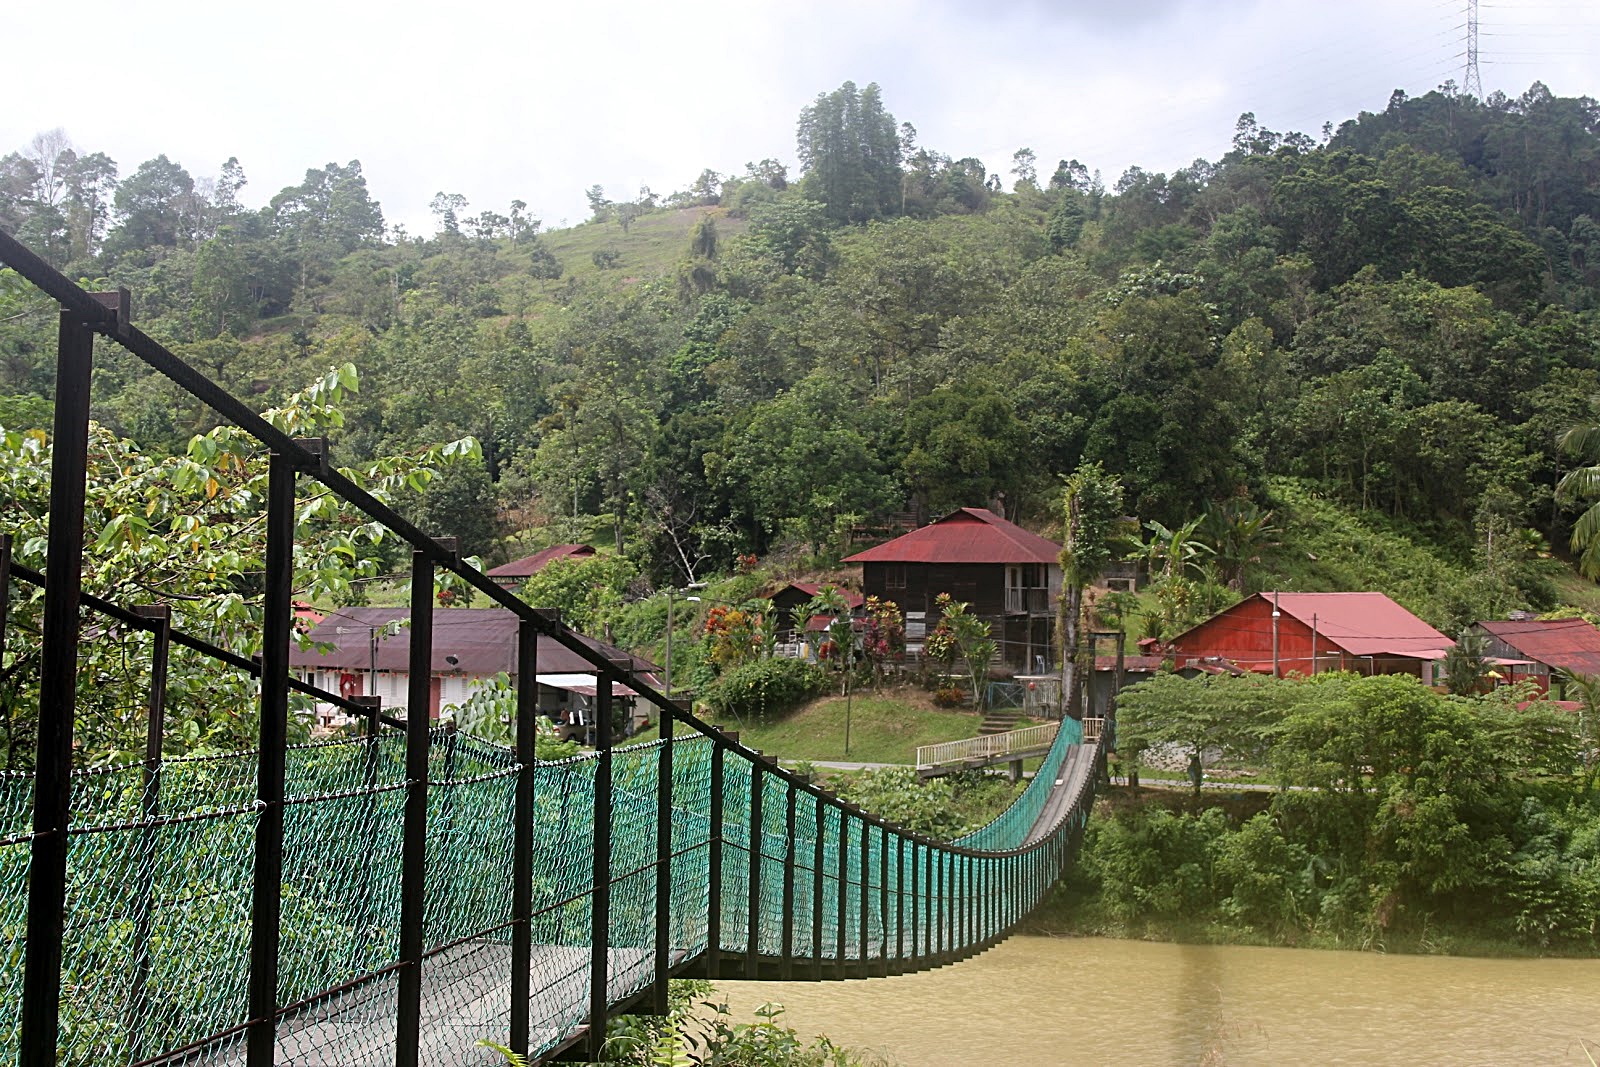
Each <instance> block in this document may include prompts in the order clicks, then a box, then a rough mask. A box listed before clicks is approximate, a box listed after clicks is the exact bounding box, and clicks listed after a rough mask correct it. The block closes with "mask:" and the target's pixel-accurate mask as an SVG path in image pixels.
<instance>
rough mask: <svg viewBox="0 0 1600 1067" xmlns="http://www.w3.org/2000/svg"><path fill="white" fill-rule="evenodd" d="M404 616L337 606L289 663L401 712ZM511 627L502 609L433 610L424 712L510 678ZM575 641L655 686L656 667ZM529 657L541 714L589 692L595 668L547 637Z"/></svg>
mask: <svg viewBox="0 0 1600 1067" xmlns="http://www.w3.org/2000/svg"><path fill="white" fill-rule="evenodd" d="M410 617H411V611H410V609H409V608H338V609H336V610H334V611H333V612H332V613H330V614H329V615H328V617H327V618H325V619H323V620H322V622H321V623H319V624H318V625H317V626H316V627H315V628H314V629H313V630H312V631H311V632H310V633H309V634H308V635H307V636H308V637H309V639H310V641H311V642H312V646H311V647H309V648H298V647H293V646H291V647H290V649H289V665H290V667H291V668H293V670H294V671H295V672H296V673H297V674H300V675H302V676H304V677H306V678H307V679H308V680H310V681H313V682H314V683H315V684H317V685H320V686H322V687H323V688H325V689H327V690H329V691H330V692H339V693H342V694H343V695H344V696H355V695H357V694H361V693H372V694H375V695H377V696H381V697H382V698H383V703H384V706H385V707H404V706H405V704H406V701H407V699H408V698H409V688H408V686H409V678H410V670H411V629H410V627H409V626H405V625H402V624H403V623H404V622H405V621H406V620H408V619H409V618H410ZM518 625H519V624H518V619H517V615H516V614H515V613H514V612H510V611H507V610H505V609H504V608H451V609H449V610H445V611H436V612H434V613H433V647H432V649H431V656H430V660H429V671H428V673H429V677H430V683H429V684H430V693H429V709H428V710H429V712H430V714H432V715H433V716H437V715H438V714H439V710H440V708H441V707H442V706H444V705H449V704H459V703H461V702H463V701H465V700H466V699H467V698H468V696H469V695H470V694H471V691H472V686H473V685H474V684H475V683H478V682H481V681H483V680H485V679H488V678H493V677H494V676H495V675H497V674H500V673H502V672H503V673H505V674H508V675H510V676H512V677H513V678H515V677H516V674H517V632H518ZM579 640H581V641H582V642H583V643H584V644H586V645H588V646H589V647H590V648H592V649H594V650H595V651H597V652H599V653H601V654H602V655H604V656H605V657H606V658H607V659H611V660H626V661H628V662H629V664H630V667H631V669H632V670H633V671H635V672H636V673H638V674H640V675H642V676H643V677H644V679H645V680H646V682H647V683H648V684H650V685H655V684H656V681H655V674H656V672H658V671H659V670H660V668H659V667H657V666H656V665H655V664H654V663H651V662H650V661H648V660H646V659H643V658H641V657H639V656H633V655H629V654H628V653H626V652H624V651H622V650H621V649H619V648H615V647H613V646H611V645H608V644H605V643H604V642H601V641H596V640H595V639H594V638H592V637H584V636H582V635H580V636H579ZM536 658H537V662H538V666H539V677H538V682H539V689H540V705H541V708H544V709H545V710H548V708H549V707H550V706H551V701H552V700H555V699H556V695H555V691H557V690H560V691H562V692H567V693H578V694H583V695H592V694H593V693H594V689H595V684H596V683H595V668H594V666H593V665H592V664H591V663H589V661H588V660H586V659H584V658H583V657H582V656H580V655H578V654H577V653H576V652H573V651H571V650H570V649H568V648H566V647H564V646H562V645H561V644H559V643H557V641H556V640H555V639H554V638H552V637H540V638H539V639H538V646H537V657H536ZM631 693H632V690H628V691H627V693H625V694H624V695H628V694H631Z"/></svg>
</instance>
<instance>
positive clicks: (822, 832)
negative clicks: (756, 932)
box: [811, 794, 828, 982]
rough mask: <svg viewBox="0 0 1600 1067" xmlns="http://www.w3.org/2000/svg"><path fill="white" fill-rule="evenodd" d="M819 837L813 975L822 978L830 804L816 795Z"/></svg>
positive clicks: (813, 849)
mask: <svg viewBox="0 0 1600 1067" xmlns="http://www.w3.org/2000/svg"><path fill="white" fill-rule="evenodd" d="M816 812H817V839H816V840H815V841H813V842H812V843H811V852H812V859H811V977H812V978H814V979H815V980H817V981H819V982H820V981H821V980H822V888H823V879H822V865H823V864H824V863H826V862H827V838H828V819H827V812H828V804H827V801H825V800H823V799H822V796H821V794H818V795H817V797H816Z"/></svg>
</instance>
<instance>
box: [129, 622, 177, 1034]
mask: <svg viewBox="0 0 1600 1067" xmlns="http://www.w3.org/2000/svg"><path fill="white" fill-rule="evenodd" d="M133 613H134V614H135V615H138V616H139V617H140V618H143V619H148V620H150V634H151V639H152V640H151V647H150V688H149V689H148V690H147V691H146V694H145V735H144V773H143V775H141V779H142V781H141V785H142V788H141V789H140V791H139V816H140V818H141V820H142V821H143V822H144V823H145V825H144V827H143V828H141V829H140V831H139V851H138V856H139V888H138V891H137V893H136V894H135V897H134V902H133V907H134V914H133V979H132V982H131V987H130V994H131V995H130V996H129V998H128V1018H127V1027H128V1058H129V1059H131V1060H134V1061H138V1060H142V1059H144V1024H145V1015H146V1013H147V1011H148V1010H149V989H148V984H149V981H150V926H151V922H152V914H153V912H154V910H155V900H154V897H155V862H154V860H155V857H154V856H153V855H151V852H152V848H151V846H152V843H153V841H154V835H155V827H154V825H153V824H154V822H155V820H156V819H159V818H160V817H161V742H162V738H163V735H164V734H165V733H166V710H167V661H168V659H169V657H170V654H171V650H172V608H171V606H170V605H167V604H140V605H137V606H135V607H134V609H133Z"/></svg>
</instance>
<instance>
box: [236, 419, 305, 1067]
mask: <svg viewBox="0 0 1600 1067" xmlns="http://www.w3.org/2000/svg"><path fill="white" fill-rule="evenodd" d="M294 496H295V468H294V464H293V462H292V461H291V459H290V457H289V456H287V455H285V454H284V453H282V452H277V451H274V452H273V453H272V454H271V456H270V458H269V459H268V467H267V551H266V588H265V591H264V593H263V595H262V622H261V721H260V727H259V730H260V734H259V737H260V741H259V747H260V754H259V755H258V756H257V757H256V759H257V764H256V807H257V809H258V815H257V817H256V834H255V870H254V872H253V873H252V890H251V904H250V1022H249V1029H248V1030H247V1031H246V1043H245V1049H246V1054H247V1058H248V1061H249V1065H250V1067H271V1064H272V1061H273V1044H274V1038H275V1033H276V1029H277V1014H278V942H279V917H280V912H281V909H282V896H283V832H284V810H283V809H284V803H283V801H284V771H285V762H286V758H287V748H288V741H289V739H288V728H289V641H290V637H291V625H292V618H293V616H292V612H293V606H292V604H291V603H290V599H291V597H292V595H293V588H294V526H295V517H294V512H295V507H294Z"/></svg>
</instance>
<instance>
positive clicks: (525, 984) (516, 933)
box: [507, 618, 539, 1056]
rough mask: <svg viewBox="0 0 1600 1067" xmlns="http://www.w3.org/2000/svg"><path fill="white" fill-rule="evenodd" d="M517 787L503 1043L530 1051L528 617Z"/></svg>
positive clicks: (522, 647) (534, 711)
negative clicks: (507, 1010) (507, 1029)
mask: <svg viewBox="0 0 1600 1067" xmlns="http://www.w3.org/2000/svg"><path fill="white" fill-rule="evenodd" d="M516 715H517V726H516V746H517V792H516V797H515V799H514V800H513V801H512V804H513V806H514V808H515V812H514V814H513V816H512V817H513V818H514V819H515V820H516V821H515V824H514V825H513V826H512V828H511V920H512V923H513V925H512V927H511V1020H510V1022H511V1033H510V1034H509V1036H508V1039H507V1047H508V1048H510V1049H511V1051H512V1052H515V1053H516V1054H517V1055H519V1056H526V1055H527V1054H528V1030H529V1026H530V1019H529V1008H530V1000H531V998H532V996H533V988H532V985H533V983H532V975H531V971H532V968H533V811H534V785H535V778H534V775H535V773H536V768H535V766H534V760H535V759H536V758H537V755H538V751H537V750H538V746H537V741H538V736H539V730H538V723H539V628H538V626H537V625H536V624H535V623H534V621H533V620H532V619H529V618H524V619H521V620H520V621H519V622H518V624H517V710H516Z"/></svg>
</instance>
